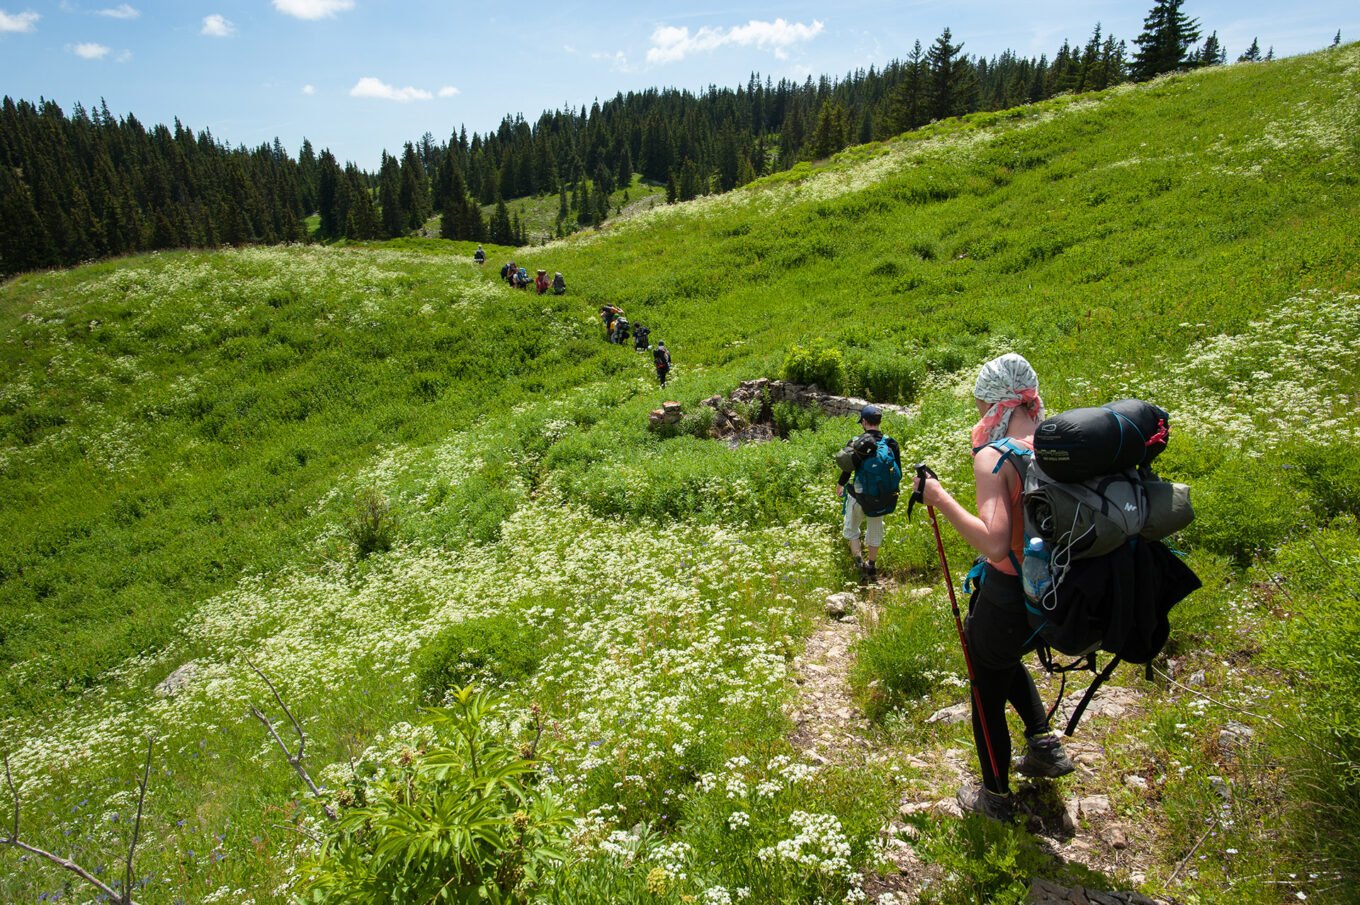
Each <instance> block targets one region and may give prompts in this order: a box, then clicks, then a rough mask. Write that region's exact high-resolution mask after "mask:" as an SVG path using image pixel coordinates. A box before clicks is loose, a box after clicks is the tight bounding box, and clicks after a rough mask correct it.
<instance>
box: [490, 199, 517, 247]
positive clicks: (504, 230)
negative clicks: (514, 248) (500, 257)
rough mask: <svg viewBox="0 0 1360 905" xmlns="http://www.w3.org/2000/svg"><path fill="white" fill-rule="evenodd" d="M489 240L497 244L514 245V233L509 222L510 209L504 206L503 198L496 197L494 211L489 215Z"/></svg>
mask: <svg viewBox="0 0 1360 905" xmlns="http://www.w3.org/2000/svg"><path fill="white" fill-rule="evenodd" d="M491 241H492V242H495V243H496V244H497V245H516V244H518V243H516V242H515V233H514V230H513V228H512V226H511V223H510V211H509V210H507V209H506V207H505V199H504V198H497V199H496V212H495V213H494V214H492V215H491Z"/></svg>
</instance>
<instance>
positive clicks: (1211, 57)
mask: <svg viewBox="0 0 1360 905" xmlns="http://www.w3.org/2000/svg"><path fill="white" fill-rule="evenodd" d="M1198 62H1199V65H1201V66H1219V65H1221V64H1223V63H1226V62H1228V51H1227V49H1225V48H1224V47H1223V45H1222V44H1220V43H1219V42H1218V32H1216V31H1215V32H1212V33H1211V34H1210V35H1209V37H1207V38H1205V39H1204V46H1203V47H1201V48H1200V49H1199V61H1198Z"/></svg>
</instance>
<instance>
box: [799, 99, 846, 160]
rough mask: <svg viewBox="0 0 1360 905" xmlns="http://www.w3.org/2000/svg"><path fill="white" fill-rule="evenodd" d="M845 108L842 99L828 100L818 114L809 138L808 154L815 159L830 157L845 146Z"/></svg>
mask: <svg viewBox="0 0 1360 905" xmlns="http://www.w3.org/2000/svg"><path fill="white" fill-rule="evenodd" d="M845 141H846V138H845V108H844V107H842V106H841V103H840V101H836V100H827V102H826V103H824V104H822V109H821V110H820V111H819V112H818V114H817V125H816V127H815V128H814V129H813V130H812V138H811V139H809V140H808V155H809V156H810V157H811V158H812V159H813V160H820V159H822V158H825V157H830V156H831V155H832V154H835V153H836V152H837V151H839V150H841V149H842V148H844V147H845Z"/></svg>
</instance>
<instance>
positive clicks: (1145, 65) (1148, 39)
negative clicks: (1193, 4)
mask: <svg viewBox="0 0 1360 905" xmlns="http://www.w3.org/2000/svg"><path fill="white" fill-rule="evenodd" d="M1183 5H1185V0H1157V5H1156V6H1154V7H1153V8H1152V10H1151V11H1150V12H1148V15H1147V18H1146V19H1144V20H1143V33H1142V34H1141V35H1139V36H1138V37H1137V38H1135V39H1134V41H1133V43H1135V44H1137V45H1138V52H1137V53H1136V54H1134V57H1133V77H1134V80H1135V81H1140V82H1145V81H1147V80H1148V79H1152V78H1155V77H1157V76H1159V75H1161V74H1162V73H1165V72H1174V71H1175V70H1177V69H1180V68H1182V67H1184V66H1187V65H1193V64H1194V60H1193V58H1192V56H1191V55H1190V49H1191V48H1192V47H1194V46H1195V44H1196V42H1197V41H1199V21H1198V20H1197V19H1191V18H1190V17H1189V16H1187V15H1185V14H1184V13H1182V12H1181V7H1182V6H1183Z"/></svg>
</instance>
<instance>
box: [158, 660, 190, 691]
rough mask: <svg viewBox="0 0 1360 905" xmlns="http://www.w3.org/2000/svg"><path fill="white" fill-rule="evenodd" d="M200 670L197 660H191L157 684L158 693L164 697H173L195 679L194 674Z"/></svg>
mask: <svg viewBox="0 0 1360 905" xmlns="http://www.w3.org/2000/svg"><path fill="white" fill-rule="evenodd" d="M197 672H198V663H197V661H194V660H190V661H189V662H188V663H185V664H184V665H183V666H181V667H180V668H179V669H177V670H175V671H174V672H172V673H170V675H168V676H166V677H165V678H164V679H163V680H162V681H161V683H160V684H159V685H157V686H156V689H155V691H156V694H158V695H160V696H161V697H163V698H173V697H174V696H175V695H177V694H179V693H180V692H181V691H183V690H184V689H185V688H188V687H189V683H190V682H192V681H193V680H194V674H195V673H197Z"/></svg>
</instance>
